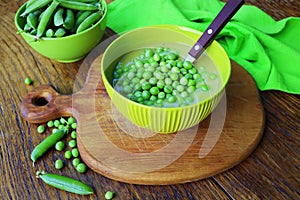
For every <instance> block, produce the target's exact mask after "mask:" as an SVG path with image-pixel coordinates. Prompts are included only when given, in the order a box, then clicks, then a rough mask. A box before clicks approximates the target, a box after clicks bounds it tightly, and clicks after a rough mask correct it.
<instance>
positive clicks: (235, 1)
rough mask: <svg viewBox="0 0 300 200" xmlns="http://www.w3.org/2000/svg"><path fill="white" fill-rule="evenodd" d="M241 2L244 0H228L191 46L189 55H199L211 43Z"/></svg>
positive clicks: (195, 57) (194, 56)
mask: <svg viewBox="0 0 300 200" xmlns="http://www.w3.org/2000/svg"><path fill="white" fill-rule="evenodd" d="M243 4H244V0H228V2H227V3H226V4H225V6H224V7H223V8H222V10H221V11H220V12H219V14H218V15H217V17H216V18H215V19H214V20H213V22H212V23H211V24H210V25H209V26H208V28H207V29H206V30H205V32H204V33H203V34H202V36H201V37H200V38H199V40H198V41H197V42H196V44H195V45H194V46H193V47H192V48H191V50H190V51H189V55H190V56H192V57H193V58H194V59H197V58H198V57H200V55H201V54H202V53H203V51H204V50H205V49H206V48H207V47H208V46H209V45H210V44H211V42H212V41H213V40H214V39H215V37H216V36H217V35H218V34H219V32H220V31H221V30H222V29H223V27H224V26H225V25H226V24H227V23H228V22H229V20H230V19H231V18H232V17H233V15H234V14H235V13H236V12H237V11H238V10H239V9H240V7H241V6H242V5H243Z"/></svg>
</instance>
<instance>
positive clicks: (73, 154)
mask: <svg viewBox="0 0 300 200" xmlns="http://www.w3.org/2000/svg"><path fill="white" fill-rule="evenodd" d="M71 153H72V156H73V157H74V158H77V157H78V156H79V151H78V149H77V148H73V149H72V150H71Z"/></svg>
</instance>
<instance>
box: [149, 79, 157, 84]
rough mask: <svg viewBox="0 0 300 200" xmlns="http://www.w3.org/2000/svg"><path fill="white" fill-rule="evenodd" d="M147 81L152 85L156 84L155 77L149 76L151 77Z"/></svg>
mask: <svg viewBox="0 0 300 200" xmlns="http://www.w3.org/2000/svg"><path fill="white" fill-rule="evenodd" d="M149 83H150V84H152V85H156V83H157V79H156V78H155V77H151V78H150V79H149Z"/></svg>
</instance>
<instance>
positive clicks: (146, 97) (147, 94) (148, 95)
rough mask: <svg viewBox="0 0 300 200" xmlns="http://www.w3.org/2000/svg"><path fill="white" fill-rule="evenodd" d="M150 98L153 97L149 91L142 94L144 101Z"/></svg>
mask: <svg viewBox="0 0 300 200" xmlns="http://www.w3.org/2000/svg"><path fill="white" fill-rule="evenodd" d="M150 96H151V94H150V92H149V91H147V90H144V91H143V92H142V97H143V99H149V98H150Z"/></svg>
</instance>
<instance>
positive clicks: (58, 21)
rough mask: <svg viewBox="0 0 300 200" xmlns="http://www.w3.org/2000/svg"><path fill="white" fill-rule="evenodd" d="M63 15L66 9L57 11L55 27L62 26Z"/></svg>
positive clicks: (54, 19)
mask: <svg viewBox="0 0 300 200" xmlns="http://www.w3.org/2000/svg"><path fill="white" fill-rule="evenodd" d="M63 14H64V9H63V8H58V9H57V11H56V12H55V14H54V18H53V21H54V25H55V26H60V25H62V24H63V23H64V18H63Z"/></svg>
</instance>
